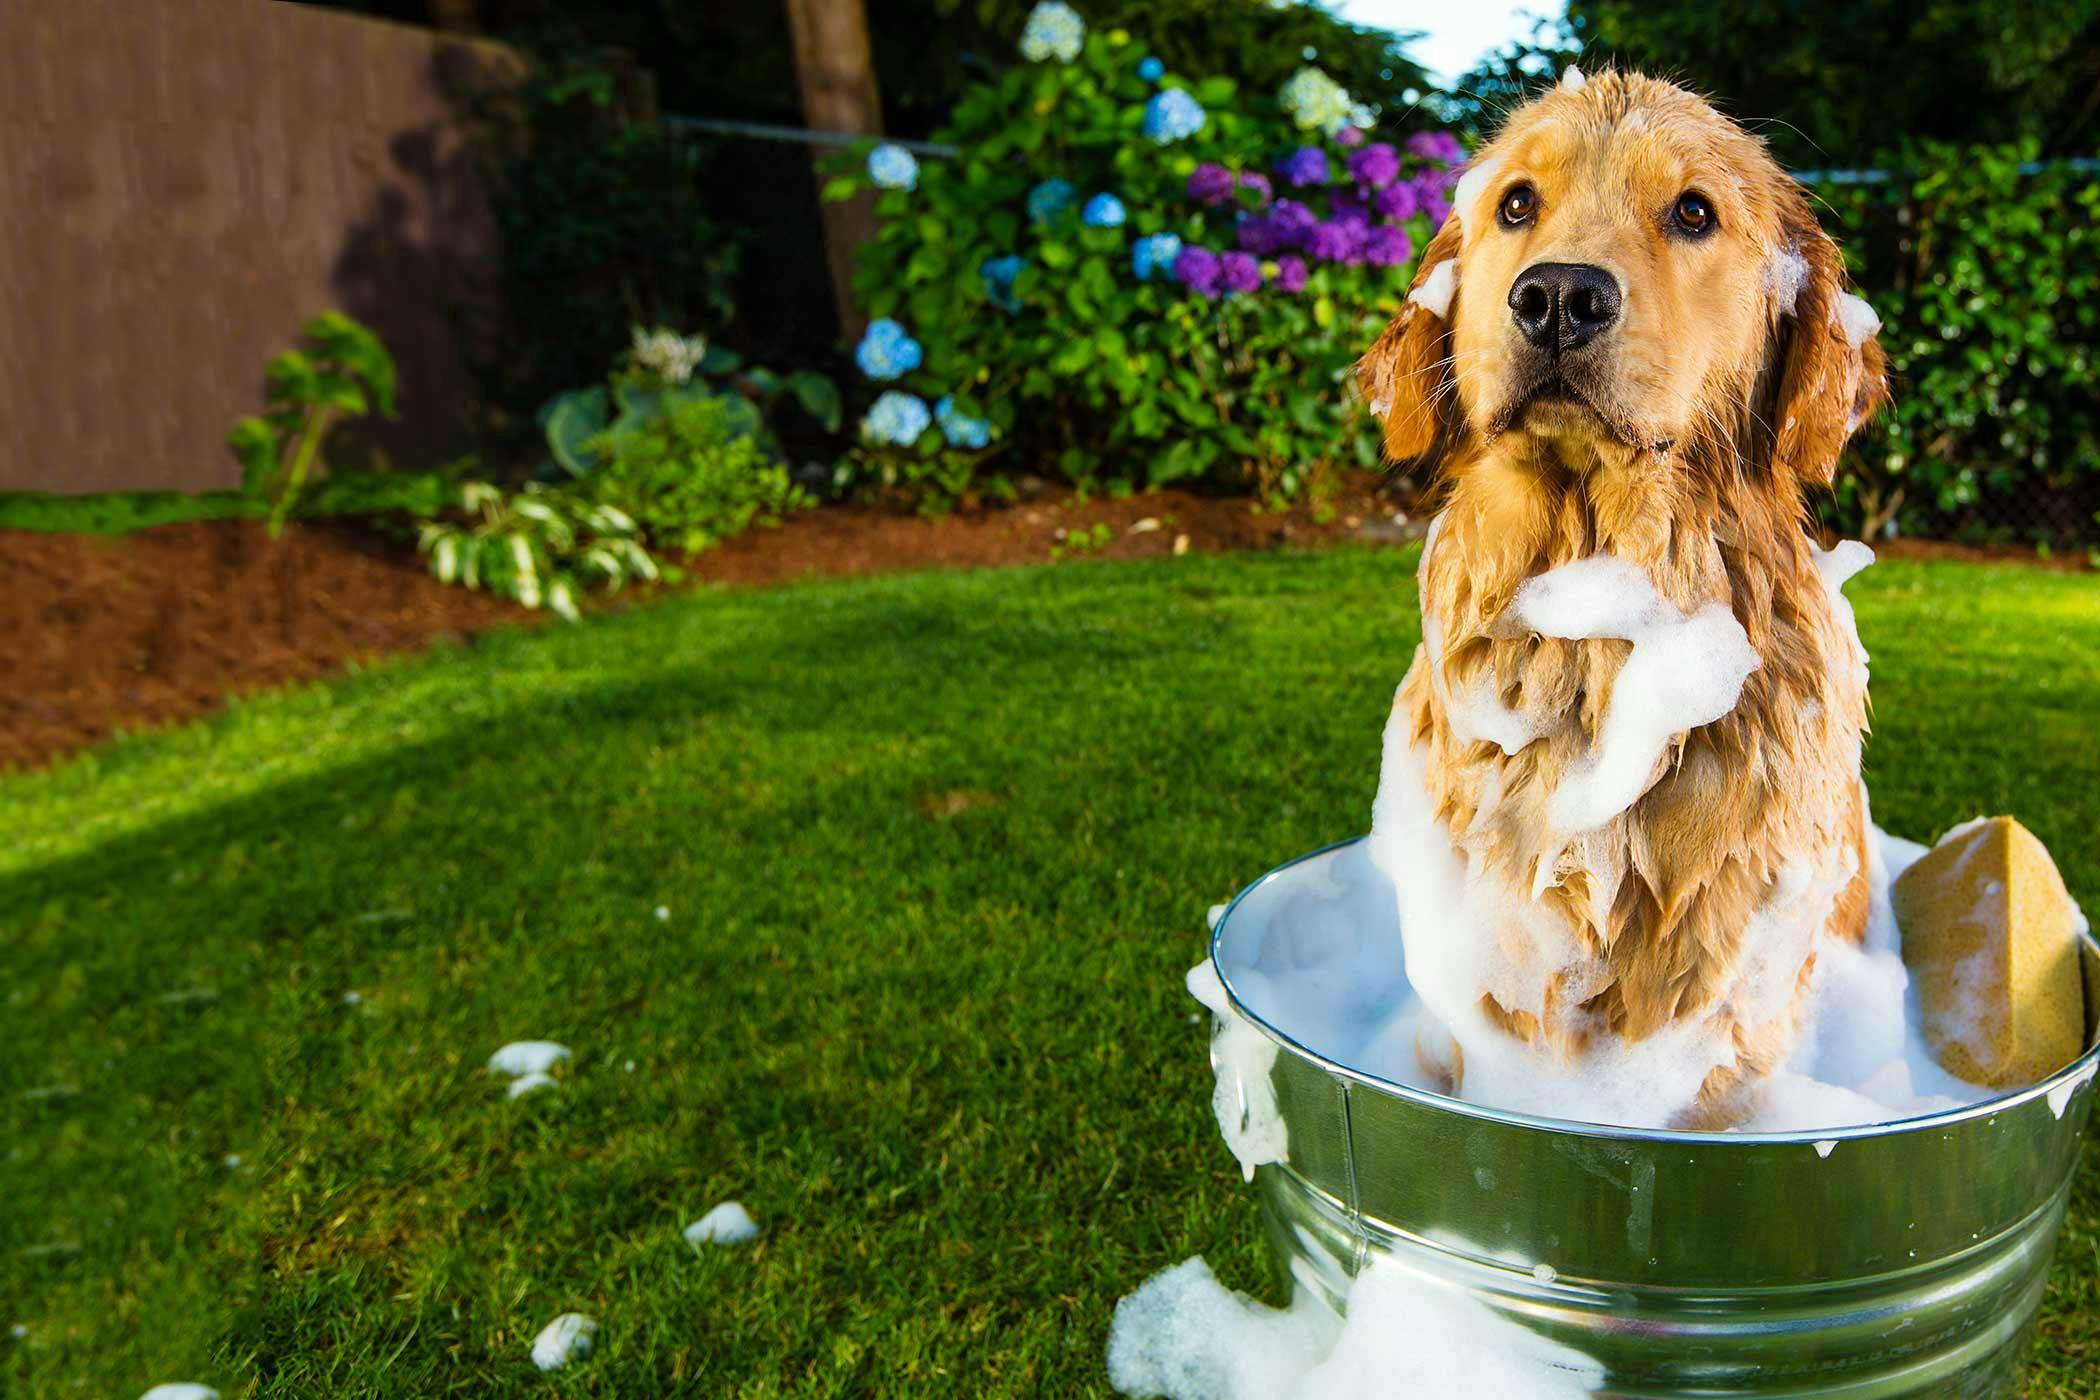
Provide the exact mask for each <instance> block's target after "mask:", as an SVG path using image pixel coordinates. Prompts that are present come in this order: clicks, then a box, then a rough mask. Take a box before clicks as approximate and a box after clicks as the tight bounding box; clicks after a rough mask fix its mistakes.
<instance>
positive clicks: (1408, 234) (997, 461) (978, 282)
mask: <svg viewBox="0 0 2100 1400" xmlns="http://www.w3.org/2000/svg"><path fill="white" fill-rule="evenodd" d="M1146 58H1147V55H1146V51H1145V49H1144V48H1143V47H1142V46H1140V45H1138V44H1136V43H1134V42H1133V41H1132V40H1131V38H1130V36H1129V35H1127V34H1125V33H1123V32H1122V31H1120V30H1116V31H1109V32H1106V33H1104V32H1101V31H1098V30H1096V31H1094V32H1092V33H1089V34H1088V35H1087V36H1086V37H1085V39H1084V42H1083V45H1082V46H1081V47H1080V48H1079V50H1078V51H1077V52H1076V53H1075V54H1074V56H1073V57H1072V59H1071V60H1070V61H1069V62H1065V61H1059V60H1057V59H1056V58H1051V59H1048V60H1046V61H1040V62H1029V63H1022V64H1017V65H1015V66H1013V67H1011V68H1009V69H1007V70H1006V71H1005V72H1003V73H1001V74H999V75H998V76H996V77H994V78H992V79H990V80H988V81H986V82H983V83H980V84H978V85H977V86H975V87H973V88H971V89H970V90H969V91H968V92H967V93H965V94H964V96H963V98H962V99H961V101H959V102H958V103H957V104H956V106H955V108H954V113H953V120H952V122H951V124H950V125H949V126H948V128H947V129H945V130H943V131H942V132H940V133H939V134H938V139H939V140H941V141H943V142H945V143H948V144H951V145H953V146H955V147H957V148H958V151H959V154H957V155H955V156H953V157H951V158H943V159H939V160H928V161H926V162H924V163H921V164H919V165H918V167H917V169H916V172H915V178H914V179H913V180H911V181H910V182H909V183H901V182H900V181H899V180H898V179H897V177H896V176H894V175H891V176H889V177H888V178H887V179H886V180H884V181H878V180H877V179H876V177H875V173H874V172H873V171H872V170H871V168H870V164H869V158H870V154H871V153H870V152H869V151H868V150H867V149H866V148H862V149H859V150H856V151H854V152H852V153H850V154H849V155H848V156H845V157H842V158H841V160H840V162H839V163H838V165H837V166H836V167H835V170H834V174H833V178H832V179H831V181H830V182H829V185H828V187H827V190H826V193H827V196H828V197H831V198H847V197H850V196H852V195H855V194H857V193H859V192H861V191H863V190H866V189H869V188H871V187H872V188H876V189H877V190H878V197H877V203H876V207H877V210H878V212H879V213H880V215H881V216H882V221H883V222H882V228H881V231H880V233H879V234H878V236H877V237H876V238H875V239H874V240H873V241H872V242H871V243H870V244H868V245H866V246H865V247H864V248H863V249H862V250H861V254H860V258H859V263H858V268H857V285H858V287H859V289H860V292H861V295H862V298H863V302H864V305H865V307H866V309H867V311H868V312H869V313H870V314H871V316H873V317H875V318H877V319H876V321H875V323H874V325H873V326H872V327H871V330H870V338H869V339H868V340H866V341H863V343H862V347H861V352H860V354H859V356H858V358H859V359H860V362H861V365H862V368H863V370H864V372H866V373H867V374H868V375H869V378H870V379H871V381H873V383H874V385H875V386H876V387H878V388H879V390H880V391H881V397H880V398H877V399H876V400H875V404H874V407H873V409H871V411H870V413H869V415H868V417H867V419H866V420H865V422H864V424H863V429H862V434H861V442H860V445H859V446H858V447H856V448H855V449H854V450H853V451H852V452H851V453H850V454H849V456H848V458H847V462H846V466H847V471H848V474H849V476H850V478H851V479H852V480H854V481H856V482H860V483H873V484H877V485H879V486H882V487H885V488H890V489H895V488H897V487H899V486H911V487H916V488H917V489H919V490H921V491H925V492H929V493H935V494H939V495H945V496H948V497H951V498H952V497H956V496H964V495H967V494H969V493H972V492H975V491H978V490H980V489H982V487H983V485H984V480H985V478H986V476H987V475H988V474H990V473H993V472H1009V473H1023V472H1049V473H1056V474H1059V475H1062V476H1063V477H1064V478H1066V479H1067V480H1069V481H1071V482H1073V483H1074V484H1076V485H1080V486H1086V485H1090V484H1107V483H1108V482H1111V481H1121V482H1124V483H1127V484H1134V485H1143V486H1158V485H1165V484H1168V483H1172V482H1177V481H1197V480H1202V481H1208V482H1211V483H1215V484H1218V485H1221V486H1225V487H1228V488H1232V489H1237V490H1243V491H1251V492H1253V493H1255V494H1257V495H1259V496H1261V497H1263V498H1265V499H1268V500H1271V501H1276V502H1281V501H1286V500H1292V499H1297V498H1301V497H1319V496H1321V495H1322V494H1324V493H1325V492H1326V491H1327V489H1328V488H1329V487H1330V485H1331V484H1332V483H1333V481H1334V479H1335V472H1336V469H1337V468H1338V467H1340V466H1343V465H1348V464H1357V465H1363V466H1371V465H1374V464H1375V463H1376V462H1377V460H1378V448H1377V440H1376V435H1375V433H1374V432H1373V431H1372V430H1371V424H1370V422H1369V416H1368V414H1366V413H1365V412H1364V411H1363V409H1362V407H1361V405H1360V404H1358V403H1357V402H1356V400H1355V397H1354V395H1353V393H1352V392H1351V390H1350V386H1349V383H1348V376H1349V368H1350V366H1351V365H1352V364H1353V362H1354V361H1355V359H1356V358H1357V356H1359V355H1360V354H1362V352H1363V350H1364V348H1365V347H1366V346H1367V345H1369V344H1370V343H1371V341H1372V340H1373V339H1374V338H1375V337H1376V335H1377V333H1378V331H1379V330H1380V329H1382V328H1383V326H1384V324H1385V322H1386V321H1387V319H1388V318H1390V317H1391V316H1392V315H1393V314H1394V313H1395V312H1397V311H1398V309H1399V307H1400V305H1401V301H1402V299H1403V298H1404V296H1405V295H1406V290H1407V285H1408V280H1409V277H1410V275H1411V272H1412V267H1413V263H1414V261H1415V259H1416V257H1417V256H1418V255H1419V250H1420V248H1421V247H1423V246H1425V245H1426V244H1427V242H1428V240H1429V237H1430V236H1431V234H1432V233H1433V231H1434V228H1435V225H1436V223H1437V222H1438V221H1440V220H1441V218H1442V212H1441V207H1440V206H1442V204H1443V202H1444V200H1445V199H1446V198H1447V197H1448V191H1449V187H1450V183H1451V181H1453V180H1454V179H1455V176H1456V172H1455V170H1454V169H1453V166H1455V164H1456V163H1457V161H1458V160H1460V159H1462V158H1463V152H1462V151H1461V149H1460V148H1459V146H1458V144H1457V143H1456V142H1455V141H1452V140H1450V138H1448V137H1446V136H1443V135H1442V134H1441V133H1418V138H1422V137H1426V138H1429V139H1428V142H1427V144H1423V143H1422V141H1421V140H1420V139H1416V140H1412V141H1411V142H1410V144H1409V146H1408V148H1407V150H1405V151H1404V152H1403V151H1396V150H1395V149H1394V148H1393V147H1392V146H1389V145H1385V144H1383V143H1376V142H1373V143H1372V144H1370V145H1366V144H1363V142H1364V141H1365V134H1364V132H1363V130H1362V128H1361V127H1360V126H1357V125H1355V123H1358V122H1367V121H1369V120H1370V119H1371V114H1369V113H1368V112H1367V111H1366V110H1364V109H1361V108H1352V105H1351V102H1350V99H1349V97H1348V95H1347V94H1346V93H1343V92H1342V91H1341V90H1340V89H1339V88H1338V87H1336V86H1334V85H1333V84H1332V82H1331V80H1328V79H1326V78H1325V77H1324V76H1323V75H1317V74H1315V75H1314V78H1313V79H1312V80H1308V81H1311V82H1312V83H1313V84H1314V86H1319V85H1321V84H1324V85H1325V89H1326V90H1327V91H1328V92H1330V93H1331V95H1332V98H1333V99H1334V102H1335V103H1336V104H1338V105H1337V107H1336V111H1337V112H1338V114H1339V115H1338V116H1337V115H1334V114H1330V115H1328V116H1326V117H1319V118H1315V119H1313V120H1311V121H1309V122H1303V123H1301V117H1302V116H1303V109H1302V108H1300V109H1299V110H1298V111H1296V112H1294V111H1293V110H1292V109H1291V107H1290V106H1289V105H1288V104H1287V103H1286V101H1285V100H1284V97H1285V95H1284V94H1278V95H1277V96H1275V97H1269V96H1262V95H1249V94H1243V93H1241V92H1239V91H1238V90H1237V89H1236V88H1235V86H1234V84H1233V83H1232V82H1230V81H1228V80H1225V79H1220V78H1212V79H1206V80H1200V81H1193V82H1184V81H1183V80H1181V79H1179V78H1177V77H1175V76H1173V75H1171V74H1166V73H1163V72H1162V71H1160V70H1159V69H1158V68H1155V67H1154V66H1153V65H1152V64H1150V63H1148V62H1146ZM1302 77H1303V75H1301V78H1302ZM1294 81H1297V80H1294ZM1168 103H1171V104H1178V111H1170V112H1168V113H1167V116H1168V117H1169V119H1168V120H1165V121H1162V120H1161V116H1162V112H1161V109H1162V104H1168ZM1192 110H1193V112H1194V113H1195V116H1194V117H1190V116H1189V114H1190V113H1191V111H1192ZM1175 115H1180V116H1181V117H1183V118H1184V120H1183V121H1182V122H1180V123H1179V124H1177V123H1176V122H1175V121H1173V120H1172V119H1171V118H1172V117H1173V116H1175ZM1191 125H1193V129H1187V128H1188V127H1190V126H1191ZM1374 147H1375V149H1376V150H1378V151H1379V152H1382V155H1381V156H1380V157H1379V158H1380V159H1388V158H1389V159H1390V161H1391V170H1390V173H1387V174H1382V175H1381V176H1380V177H1378V178H1377V179H1376V181H1375V183H1373V182H1366V181H1360V180H1359V179H1358V178H1356V168H1352V164H1351V162H1352V161H1360V160H1362V159H1364V157H1365V156H1366V155H1368V154H1369V153H1370V152H1371V151H1372V150H1373V149H1374ZM1287 162H1297V164H1296V165H1294V166H1292V170H1291V175H1290V177H1288V178H1287V177H1286V174H1285V171H1284V169H1283V166H1284V164H1285V163H1287ZM1357 168H1361V167H1357ZM1221 177H1222V180H1223V184H1222V186H1221V185H1220V184H1219V183H1218V181H1219V179H1220V178H1221ZM1403 186H1404V187H1405V193H1404V194H1400V195H1399V197H1398V198H1396V199H1394V200H1393V201H1392V202H1391V203H1381V204H1380V205H1379V206H1378V207H1377V208H1376V209H1373V208H1371V207H1369V206H1370V205H1371V203H1372V201H1373V200H1374V199H1377V198H1383V197H1386V191H1387V189H1388V187H1403ZM1396 193H1397V190H1396ZM1286 206H1288V208H1287V207H1286ZM1293 220H1295V222H1292V221H1293ZM1286 224H1288V227H1286V226H1285V225H1286ZM1316 228H1317V230H1318V231H1317V232H1316V231H1315V229H1316ZM1192 255H1193V256H1192ZM1205 259H1208V262H1207V263H1206V262H1205V261H1204V260H1205ZM1221 268H1222V269H1223V270H1222V272H1221ZM899 400H909V401H910V402H909V403H900V402H899ZM885 401H888V402H887V403H886V402H885ZM929 404H932V405H934V407H933V409H932V411H931V412H929V411H928V408H927V406H928V405H929Z"/></svg>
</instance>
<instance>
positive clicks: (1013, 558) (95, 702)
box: [0, 473, 1407, 769]
mask: <svg viewBox="0 0 2100 1400" xmlns="http://www.w3.org/2000/svg"><path fill="white" fill-rule="evenodd" d="M1376 484H1377V478H1375V477H1373V476H1371V475H1370V474H1368V473H1365V474H1362V475H1361V476H1359V477H1357V478H1353V479H1352V480H1351V481H1350V483H1349V485H1348V487H1347V488H1346V489H1345V491H1344V492H1343V494H1342V496H1341V498H1340V501H1339V503H1338V508H1337V512H1336V515H1335V517H1334V518H1333V519H1332V520H1330V521H1327V522H1325V523H1320V524H1316V523H1314V522H1313V521H1312V519H1311V518H1310V517H1309V516H1308V515H1307V514H1306V513H1305V512H1303V511H1298V512H1294V513H1291V514H1285V515H1274V514H1260V513H1257V512H1255V511H1254V510H1253V509H1252V508H1251V506H1250V505H1249V503H1248V502H1247V501H1246V500H1245V499H1243V498H1242V499H1228V498H1219V497H1207V496H1202V495H1198V494H1196V493H1193V492H1188V491H1172V490H1170V491H1155V492H1147V493H1144V494H1141V495H1134V496H1131V497H1128V498H1126V499H1123V500H1112V499H1108V498H1106V497H1101V498H1096V499H1094V500H1091V501H1087V502H1083V503H1082V502H1074V501H1072V500H1070V499H1069V498H1052V497H1049V496H1047V495H1046V496H1043V497H1041V498H1039V499H1037V500H1035V501H1033V502H1027V503H1022V504H1018V505H1014V506H1011V507H1006V508H1001V509H986V510H981V511H975V512H967V513H957V514H954V515H949V516H945V517H942V518H939V519H930V520H929V519H921V518H919V517H917V516H911V515H898V514H892V513H887V512H884V511H880V510H875V509H871V508H865V507H858V506H833V507H826V508H824V509H820V510H816V511H812V512H809V513H808V514H806V515H801V516H797V517H795V518H794V519H791V520H789V521H788V522H787V523H786V524H785V525H783V526H782V527H781V528H780V529H778V530H759V531H754V532H752V533H751V534H749V535H746V536H744V537H743V538H740V539H737V540H733V541H731V542H730V543H729V544H727V545H725V546H723V547H721V548H720V549H717V550H715V551H714V552H712V553H709V554H707V555H704V556H702V557H700V558H699V559H697V560H694V561H690V562H689V564H688V566H687V573H688V575H689V576H691V577H693V578H695V579H698V580H701V581H704V582H707V583H719V584H729V585H739V584H765V583H777V582H781V581H784V580H788V579H797V578H806V577H813V576H835V575H858V574H871V573H885V572H894V571H899V570H907V569H923V568H972V567H989V566H995V565H1005V564H1021V563H1043V562H1047V561H1049V560H1051V559H1052V558H1053V557H1054V554H1053V551H1055V552H1056V553H1057V554H1062V555H1064V556H1065V557H1079V556H1080V555H1082V554H1083V555H1086V556H1087V557H1099V558H1108V559H1131V558H1142V557H1150V556H1162V555H1171V554H1174V553H1177V552H1186V551H1197V552H1206V553H1208V552H1216V551H1220V550H1240V549H1266V548H1275V547H1279V546H1282V545H1285V544H1293V545H1313V544H1320V543H1324V542H1326V541H1329V540H1333V539H1336V538H1339V537H1341V536H1343V535H1347V534H1350V533H1352V532H1361V531H1364V530H1365V529H1366V528H1367V525H1366V522H1367V521H1368V528H1369V529H1370V530H1371V531H1372V532H1373V533H1378V532H1381V531H1382V532H1384V533H1385V534H1386V535H1388V536H1389V537H1391V538H1393V539H1396V540H1397V539H1401V538H1404V537H1405V536H1406V532H1407V527H1406V526H1402V525H1395V524H1394V523H1393V521H1392V518H1391V517H1392V514H1393V511H1394V507H1393V506H1392V505H1391V504H1390V503H1387V502H1382V501H1380V500H1378V499H1376V498H1375V497H1374V495H1373V490H1374V488H1375V486H1376ZM1103 523H1105V524H1106V525H1108V527H1109V534H1108V536H1107V537H1106V541H1105V543H1099V544H1096V543H1095V541H1096V540H1097V539H1098V538H1100V537H1098V536H1097V535H1095V534H1094V533H1093V531H1094V528H1095V527H1096V526H1097V525H1100V524H1103ZM1080 532H1085V533H1084V534H1083V535H1081V533H1080ZM1075 536H1077V537H1076V538H1075ZM635 596H636V595H635V594H633V593H631V592H630V593H627V594H623V595H622V596H621V598H620V599H619V600H617V601H615V602H614V603H612V604H611V605H612V606H625V605H627V604H628V603H630V602H631V601H632V599H633V598H634V597H635ZM546 620H547V619H546V615H545V614H539V613H531V612H527V611H526V610H525V609H522V608H519V607H516V606H514V605H512V604H510V603H506V602H503V601H501V600H499V599H495V598H491V597H489V596H488V595H487V594H483V593H475V592H471V591H469V590H467V589H464V588H454V587H449V586H447V585H445V584H441V583H439V582H438V581H437V580H436V579H434V578H432V577H430V575H429V574H428V572H426V570H425V569H424V567H423V563H422V561H421V560H420V559H419V558H418V557H417V555H416V553H415V550H414V548H413V546H412V545H411V544H410V543H409V542H408V541H407V540H406V539H405V538H398V537H395V536H394V535H390V534H387V533H381V532H379V531H376V530H374V529H372V528H370V527H367V526H360V525H354V524H351V523H348V522H341V523H332V522H325V523H316V524H295V525H293V526H291V527H289V528H287V530H286V531H285V534H284V538H283V539H281V540H279V541H277V542H275V543H274V544H273V543H272V542H271V540H270V539H269V538H268V536H267V535H265V534H264V532H263V529H262V527H261V526H260V525H259V524H258V523H256V522H254V521H245V520H211V521H195V522H190V523H185V524H179V525H164V526H159V527H156V528H154V529H150V530H140V531H137V532H135V533H132V534H128V535H61V534H37V533H30V532H25V531H0V769H6V768H9V767H18V766H20V767H36V766H40V765H43V764H46V763H49V762H51V761H52V760H54V759H56V758H59V757H61V756H63V755H65V754H67V753H70V752H73V751H74V750H76V749H80V748H83V747H86V746H87V745H90V744H93V743H96V742H98V741H99V740H102V739H104V738H107V737H109V736H110V735H112V734H115V733H118V732H120V731H136V730H141V729H150V728H154V727H157V726H161V725H167V724H173V723H177V722H180V721H182V720H186V719H191V718H194V717H195V716H198V715H201V714H205V713H208V712H210V711H212V710H215V709H217V708H218V707H219V706H221V705H222V704H224V703H225V701H226V699H227V697H228V696H230V695H239V694H247V693H251V692H254V691H259V690H267V689H271V688H273V687H277V686H282V685H287V684H291V683H295V682H299V681H305V680H311V679H314V678H316V677H320V676H326V675H331V674H334V673H335V672H338V671H340V670H342V669H343V668H344V667H345V666H346V665H348V664H350V663H352V662H355V661H359V660H364V659H368V658H371V657H376V656H381V655H387V654H391V653H395V652H405V651H414V650H418V649H420V648H422V647H425V646H428V645H429V644H430V643H431V642H433V641H436V640H441V639H459V638H464V637H469V636H472V635H473V634H474V633H475V632H478V631H480V630H482V629H483V628H487V627H490V626H493V625H495V624H497V623H502V622H513V623H515V622H532V623H538V622H544V621H546Z"/></svg>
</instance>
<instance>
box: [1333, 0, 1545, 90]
mask: <svg viewBox="0 0 2100 1400" xmlns="http://www.w3.org/2000/svg"><path fill="white" fill-rule="evenodd" d="M1332 8H1333V9H1334V11H1335V12H1336V13H1337V14H1339V15H1341V16H1342V17H1344V18H1345V19H1348V20H1351V21H1353V22H1355V23H1357V24H1365V25H1372V26H1375V27H1377V28H1379V29H1396V30H1420V31H1421V32H1422V33H1423V34H1424V35H1425V36H1426V37H1425V38H1422V39H1418V40H1416V41H1415V42H1414V43H1412V44H1410V45H1408V53H1409V54H1410V55H1411V56H1412V57H1413V58H1414V59H1415V60H1416V61H1417V62H1419V63H1420V64H1421V65H1422V66H1423V67H1424V68H1427V69H1428V70H1429V72H1430V75H1431V76H1432V77H1434V78H1436V79H1437V80H1438V81H1440V82H1444V83H1449V82H1450V81H1451V80H1452V79H1453V78H1456V77H1457V76H1458V75H1459V74H1461V73H1463V72H1465V71H1466V70H1467V69H1469V68H1471V67H1472V66H1473V62H1474V60H1475V59H1477V58H1479V57H1480V56H1481V55H1482V54H1485V53H1488V52H1490V51H1492V50H1494V49H1497V48H1500V47H1501V46H1502V45H1503V44H1504V43H1506V42H1508V41H1509V40H1511V39H1516V38H1520V37H1522V36H1524V35H1527V34H1529V33H1530V32H1531V27H1532V23H1533V21H1532V20H1531V18H1530V17H1529V15H1527V13H1526V12H1527V11H1528V12H1530V14H1540V13H1552V14H1557V13H1559V11H1560V8H1561V7H1560V6H1559V5H1557V4H1554V3H1553V2H1552V0H1518V3H1515V4H1510V3H1506V0H1336V3H1335V4H1334V5H1333V7H1332Z"/></svg>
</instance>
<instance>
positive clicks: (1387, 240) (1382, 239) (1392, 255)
mask: <svg viewBox="0 0 2100 1400" xmlns="http://www.w3.org/2000/svg"><path fill="white" fill-rule="evenodd" d="M1414 255H1415V241H1414V240H1413V239H1412V238H1409V237H1408V236H1407V230H1406V229H1400V228H1374V229H1372V230H1371V231H1370V233H1369V234H1368V235H1367V236H1366V237H1365V238H1364V261H1365V262H1367V263H1369V264H1370V265H1371V266H1373V267H1399V266H1400V265H1401V264H1403V263H1405V262H1406V261H1407V260H1408V259H1409V258H1411V257H1413V256H1414Z"/></svg>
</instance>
